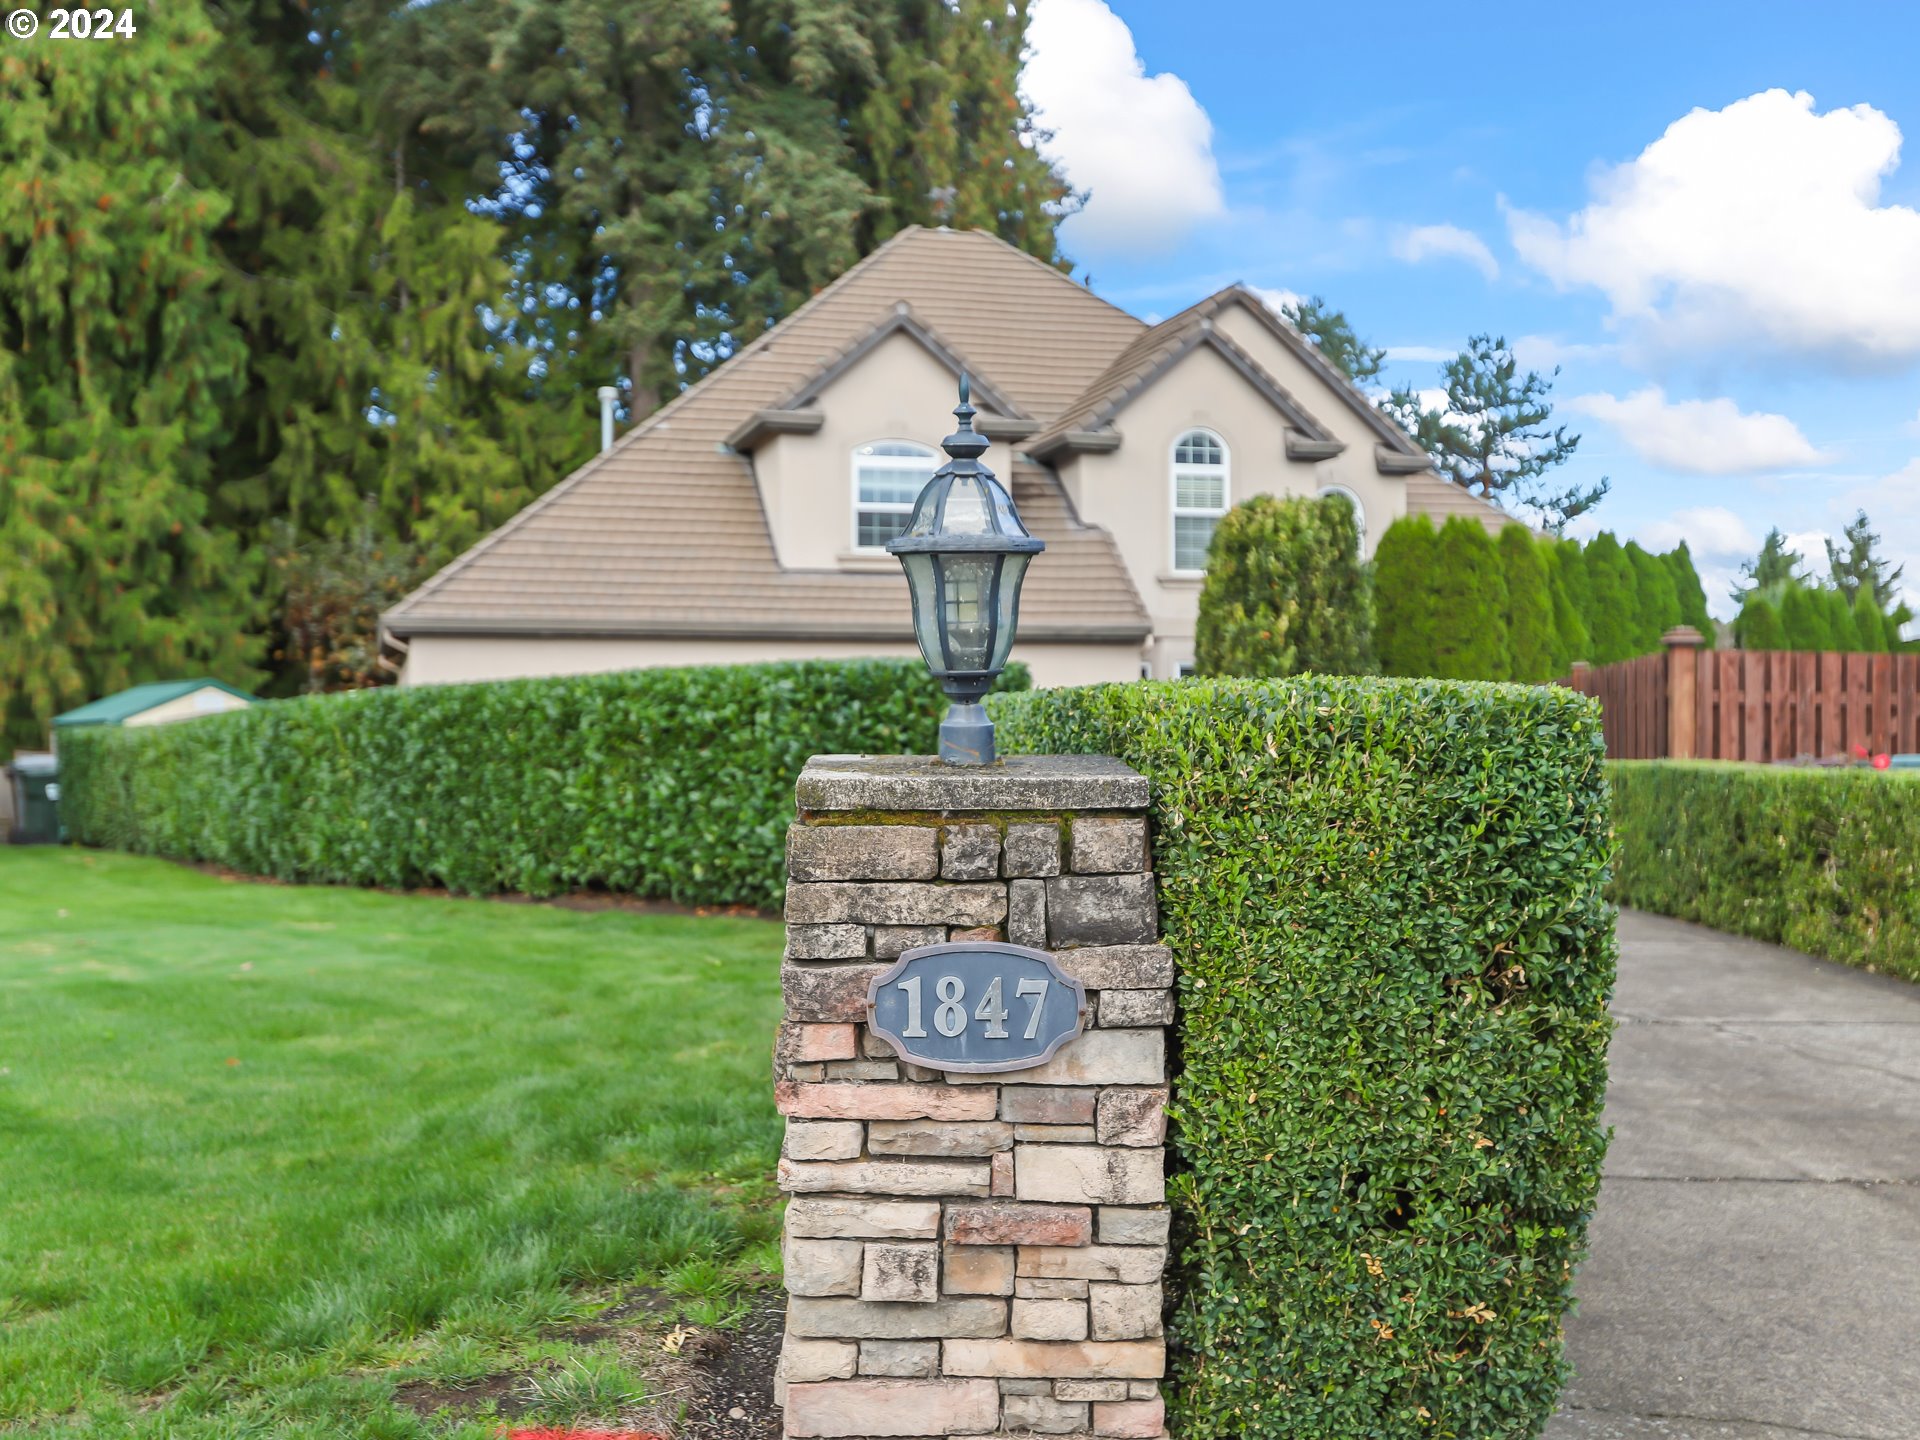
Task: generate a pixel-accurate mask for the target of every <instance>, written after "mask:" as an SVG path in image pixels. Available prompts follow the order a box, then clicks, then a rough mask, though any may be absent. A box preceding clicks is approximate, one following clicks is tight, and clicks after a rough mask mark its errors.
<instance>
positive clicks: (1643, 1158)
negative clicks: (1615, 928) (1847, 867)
mask: <svg viewBox="0 0 1920 1440" xmlns="http://www.w3.org/2000/svg"><path fill="white" fill-rule="evenodd" d="M1614 1013H1615V1015H1616V1017H1617V1018H1618V1019H1619V1022H1620V1028H1619V1030H1618V1031H1617V1032H1616V1033H1615V1035H1614V1039H1613V1066H1612V1085H1611V1088H1610V1089H1609V1091H1608V1093H1607V1120H1608V1121H1609V1123H1611V1124H1612V1125H1613V1127H1614V1137H1613V1148H1612V1151H1611V1153H1610V1154H1609V1155H1608V1157H1607V1168H1606V1178H1605V1182H1604V1183H1603V1185H1602V1187H1601V1191H1600V1206H1599V1210H1598V1212H1597V1213H1596V1215H1595V1217H1594V1222H1593V1236H1592V1238H1593V1249H1592V1254H1591V1256H1590V1257H1589V1259H1588V1260H1587V1262H1586V1264H1585V1265H1584V1266H1582V1267H1581V1269H1580V1272H1579V1276H1578V1279H1577V1281H1576V1285H1575V1289H1576V1292H1577V1294H1578V1296H1579V1308H1578V1309H1577V1311H1576V1312H1575V1314H1574V1316H1573V1318H1572V1319H1571V1320H1570V1321H1569V1322H1568V1326H1567V1335H1568V1345H1569V1351H1570V1354H1571V1356H1572V1359H1573V1363H1574V1366H1575V1369H1576V1372H1577V1374H1576V1378H1575V1379H1574V1381H1573V1383H1572V1385H1571V1386H1569V1387H1568V1390H1567V1392H1566V1396H1565V1403H1564V1408H1563V1410H1562V1412H1561V1414H1559V1415H1558V1416H1556V1417H1555V1419H1554V1420H1553V1422H1552V1424H1551V1425H1550V1426H1549V1427H1548V1429H1547V1436H1548V1440H1652V1437H1659V1440H1805V1437H1809V1436H1815V1437H1819V1436H1837V1437H1848V1440H1916V1437H1920V986H1915V985H1910V984H1906V983H1904V982H1901V981H1897V980H1889V979H1885V978H1883V977H1881V976H1876V975H1865V974H1862V973H1860V972H1859V971H1856V970H1850V969H1847V968H1846V967H1844V966H1840V965H1834V964H1829V963H1828V962H1826V961H1822V960H1813V959H1809V958H1808V957H1807V956H1804V955H1800V954H1797V953H1795V952H1793V951H1790V950H1783V949H1780V948H1779V947H1777V946H1773V945H1763V944H1760V943H1758V942H1756V941H1751V940H1739V939H1734V938H1732V937H1730V936H1726V935H1722V934H1720V933H1718V932H1717V931H1713V930H1705V929H1702V928H1700V927H1699V926H1696V925H1688V924H1684V923H1682V922H1680V921H1677V920H1666V919H1661V918H1658V917H1655V916H1650V915H1641V914H1636V913H1631V912H1629V913H1624V914H1622V915H1621V917H1620V982H1619V986H1618V988H1617V990H1616V992H1615V995H1614Z"/></svg>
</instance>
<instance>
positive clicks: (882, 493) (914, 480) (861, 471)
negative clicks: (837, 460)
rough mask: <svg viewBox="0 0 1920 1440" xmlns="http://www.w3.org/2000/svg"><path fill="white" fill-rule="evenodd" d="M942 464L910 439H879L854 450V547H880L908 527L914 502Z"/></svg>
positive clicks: (873, 548) (862, 548)
mask: <svg viewBox="0 0 1920 1440" xmlns="http://www.w3.org/2000/svg"><path fill="white" fill-rule="evenodd" d="M937 468H938V464H937V461H936V460H935V458H934V453H933V451H931V450H929V449H928V448H927V447H926V446H924V445H915V444H914V443H913V442H912V441H910V440H875V441H873V442H872V443H871V444H868V445H861V446H859V447H857V448H856V449H855V450H854V452H853V548H854V549H856V550H878V549H880V548H881V547H882V546H884V545H885V544H886V543H887V542H888V541H889V540H891V539H893V537H894V536H896V535H898V534H899V533H900V532H901V531H902V530H904V529H906V528H907V517H908V516H910V515H911V514H912V513H913V502H914V501H915V500H917V499H918V498H919V496H920V491H921V489H922V488H923V487H924V486H925V485H926V483H927V480H928V478H929V477H930V476H931V475H932V474H933V472H934V470H935V469H937Z"/></svg>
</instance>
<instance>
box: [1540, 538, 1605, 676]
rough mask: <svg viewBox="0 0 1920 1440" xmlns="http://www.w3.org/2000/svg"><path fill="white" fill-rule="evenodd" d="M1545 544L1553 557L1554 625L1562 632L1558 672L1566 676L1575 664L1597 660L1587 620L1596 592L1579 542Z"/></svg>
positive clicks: (1568, 541) (1565, 541)
mask: <svg viewBox="0 0 1920 1440" xmlns="http://www.w3.org/2000/svg"><path fill="white" fill-rule="evenodd" d="M1543 543H1544V548H1545V549H1546V550H1547V552H1548V553H1549V554H1550V555H1552V557H1553V571H1552V585H1553V623H1554V628H1555V630H1556V631H1557V632H1558V647H1559V648H1558V654H1559V657H1560V665H1559V667H1558V670H1559V673H1560V674H1562V675H1565V674H1566V673H1567V671H1568V668H1569V667H1570V666H1571V665H1572V664H1573V662H1574V661H1576V660H1591V659H1592V658H1593V635H1592V633H1591V631H1590V630H1589V628H1588V620H1587V611H1588V610H1589V609H1590V608H1591V607H1592V601H1593V592H1592V590H1591V588H1590V587H1589V586H1588V584H1587V562H1586V558H1585V557H1584V556H1583V555H1582V554H1581V553H1580V542H1579V541H1578V540H1553V541H1547V542H1543Z"/></svg>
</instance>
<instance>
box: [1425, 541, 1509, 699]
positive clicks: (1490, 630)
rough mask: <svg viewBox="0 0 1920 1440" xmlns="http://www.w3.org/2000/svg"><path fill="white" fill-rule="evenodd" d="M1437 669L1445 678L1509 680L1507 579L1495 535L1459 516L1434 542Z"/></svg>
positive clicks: (1435, 671)
mask: <svg viewBox="0 0 1920 1440" xmlns="http://www.w3.org/2000/svg"><path fill="white" fill-rule="evenodd" d="M1434 555H1435V565H1434V571H1435V577H1436V584H1435V590H1434V597H1433V601H1434V617H1433V636H1434V641H1433V674H1434V675H1435V676H1437V677H1439V678H1440V679H1443V680H1510V679H1512V678H1513V652H1512V648H1511V639H1510V637H1509V635H1508V630H1507V582H1506V577H1505V576H1504V575H1503V574H1502V573H1501V565H1500V552H1499V550H1498V549H1496V548H1495V546H1494V543H1493V537H1492V536H1491V535H1489V534H1488V533H1487V531H1486V527H1485V526H1483V525H1482V524H1480V522H1479V521H1477V520H1467V519H1462V518H1461V517H1459V516H1455V517H1454V518H1453V519H1451V520H1449V521H1447V523H1446V524H1445V525H1443V526H1441V527H1440V538H1439V540H1438V542H1437V543H1436V545H1435V549H1434Z"/></svg>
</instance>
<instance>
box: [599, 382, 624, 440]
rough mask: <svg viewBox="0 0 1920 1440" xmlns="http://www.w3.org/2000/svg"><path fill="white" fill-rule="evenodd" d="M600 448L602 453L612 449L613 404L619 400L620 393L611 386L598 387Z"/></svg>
mask: <svg viewBox="0 0 1920 1440" xmlns="http://www.w3.org/2000/svg"><path fill="white" fill-rule="evenodd" d="M599 393H600V448H601V450H602V451H607V450H611V449H612V448H613V402H614V401H616V400H618V399H619V398H620V391H619V389H618V388H617V387H616V386H613V385H602V386H601V387H600V392H599Z"/></svg>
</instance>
